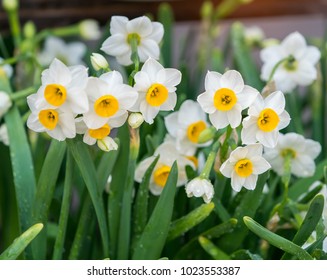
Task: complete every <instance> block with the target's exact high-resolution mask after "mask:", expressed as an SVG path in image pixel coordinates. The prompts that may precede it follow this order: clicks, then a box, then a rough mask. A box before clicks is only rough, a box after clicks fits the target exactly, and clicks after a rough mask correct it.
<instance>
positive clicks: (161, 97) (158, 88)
mask: <svg viewBox="0 0 327 280" xmlns="http://www.w3.org/2000/svg"><path fill="white" fill-rule="evenodd" d="M167 98H168V89H167V88H166V87H165V86H164V85H162V84H153V85H152V86H151V87H150V88H149V89H148V91H147V93H146V97H145V99H146V101H147V102H148V104H149V105H151V106H154V107H158V106H160V105H162V104H163V103H165V101H166V100H167Z"/></svg>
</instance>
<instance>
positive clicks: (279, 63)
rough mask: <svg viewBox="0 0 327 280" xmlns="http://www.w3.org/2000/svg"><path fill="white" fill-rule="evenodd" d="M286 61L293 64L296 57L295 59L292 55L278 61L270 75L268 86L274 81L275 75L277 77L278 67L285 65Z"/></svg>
mask: <svg viewBox="0 0 327 280" xmlns="http://www.w3.org/2000/svg"><path fill="white" fill-rule="evenodd" d="M286 61H290V62H292V61H294V57H293V56H292V55H290V56H287V57H285V58H283V59H281V60H280V61H278V62H277V63H276V64H275V66H274V68H273V69H272V70H271V73H270V76H269V79H268V81H267V84H268V83H269V82H271V81H272V80H273V77H274V75H275V73H276V71H277V69H278V67H279V66H280V65H281V64H283V63H284V62H286Z"/></svg>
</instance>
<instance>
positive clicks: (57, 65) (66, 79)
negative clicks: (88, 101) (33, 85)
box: [42, 58, 72, 86]
mask: <svg viewBox="0 0 327 280" xmlns="http://www.w3.org/2000/svg"><path fill="white" fill-rule="evenodd" d="M71 79H72V76H71V73H70V71H69V69H68V67H67V66H66V65H65V64H63V63H62V62H61V61H60V60H58V59H56V58H55V59H54V60H53V61H52V63H51V64H50V66H49V71H47V72H46V71H43V73H42V84H44V81H45V80H46V81H47V83H56V84H60V85H63V86H66V85H68V84H69V83H70V81H71Z"/></svg>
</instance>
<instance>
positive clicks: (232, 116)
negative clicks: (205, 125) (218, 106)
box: [226, 104, 242, 128]
mask: <svg viewBox="0 0 327 280" xmlns="http://www.w3.org/2000/svg"><path fill="white" fill-rule="evenodd" d="M241 111H242V108H241V106H240V105H238V104H236V105H235V106H234V108H233V109H231V110H229V111H227V112H226V113H227V119H228V122H229V124H230V126H231V128H236V127H238V126H239V125H240V124H241V121H242V113H241Z"/></svg>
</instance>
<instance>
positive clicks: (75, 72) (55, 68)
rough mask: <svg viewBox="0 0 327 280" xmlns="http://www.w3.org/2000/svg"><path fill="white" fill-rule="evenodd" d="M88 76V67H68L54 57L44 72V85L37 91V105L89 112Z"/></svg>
mask: <svg viewBox="0 0 327 280" xmlns="http://www.w3.org/2000/svg"><path fill="white" fill-rule="evenodd" d="M87 78H88V74H87V68H86V67H84V66H82V65H78V66H71V67H67V66H66V65H65V64H63V63H62V62H61V61H60V60H58V59H54V60H53V62H52V63H51V64H50V66H49V69H46V70H44V71H43V72H42V85H41V87H40V88H39V89H38V91H37V99H36V101H35V107H42V108H44V107H53V108H60V110H61V111H66V112H72V113H74V114H83V113H85V112H87V111H88V109H89V104H88V100H87V96H86V92H85V87H86V83H87Z"/></svg>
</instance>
